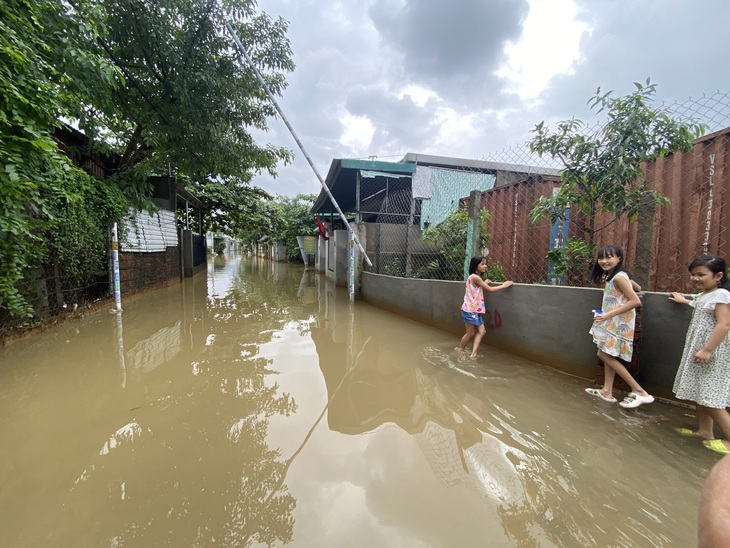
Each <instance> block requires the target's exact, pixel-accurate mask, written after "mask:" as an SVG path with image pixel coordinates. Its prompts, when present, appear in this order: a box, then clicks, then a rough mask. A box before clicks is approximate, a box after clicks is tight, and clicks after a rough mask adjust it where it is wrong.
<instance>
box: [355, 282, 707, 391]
mask: <svg viewBox="0 0 730 548" xmlns="http://www.w3.org/2000/svg"><path fill="white" fill-rule="evenodd" d="M361 296H362V299H363V301H365V302H368V303H370V304H373V305H375V306H378V307H380V308H384V309H386V310H390V311H391V312H394V313H396V314H400V315H402V316H405V317H407V318H410V319H412V320H415V321H418V322H421V323H424V324H427V325H430V326H433V327H436V328H439V329H443V330H444V331H448V332H449V333H453V334H454V346H456V344H457V343H458V338H459V337H460V336H461V335H463V333H464V322H463V320H462V318H461V304H462V302H463V299H464V283H463V282H448V281H439V280H418V279H408V278H394V277H391V276H385V275H380V274H372V273H369V272H363V273H362V291H361ZM601 298H602V291H601V290H600V289H586V288H577V287H561V286H549V285H537V284H534V285H533V284H531V285H528V284H515V285H513V286H512V287H511V288H508V289H505V290H504V291H499V292H497V293H489V294H486V295H485V300H486V306H487V313H486V314H485V315H484V320H485V323H486V324H487V326H488V327H487V334H486V335H485V337H484V339H483V344H487V345H489V346H492V347H495V348H498V349H500V350H504V351H505V352H509V353H510V354H514V355H517V356H521V357H523V358H526V359H529V360H532V361H535V362H537V363H541V364H544V365H548V366H551V367H554V368H555V369H558V370H560V371H564V372H566V373H570V374H573V375H576V376H579V377H583V378H585V379H591V380H593V379H594V378H595V376H596V363H597V358H596V346H595V345H594V344H593V340H592V338H591V336H590V335H589V334H588V330H589V329H590V328H591V318H592V314H591V310H592V309H594V308H600V306H601ZM691 315H692V310H691V308H690V307H689V306H686V305H680V304H677V303H674V302H672V301H670V300H669V299H668V294H666V293H644V294H643V305H642V329H641V346H640V353H639V373H638V379H639V382H640V383H641V385H642V386H643V387H644V388H645V389H647V390H649V391H650V392H651V393H653V394H655V395H657V396H661V397H665V398H672V397H673V396H672V384H673V382H674V375H675V373H676V371H677V367H678V365H679V360H680V358H681V355H682V349H683V347H684V338H685V335H686V332H687V326H688V325H689V320H690V317H691Z"/></svg>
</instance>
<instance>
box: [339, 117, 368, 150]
mask: <svg viewBox="0 0 730 548" xmlns="http://www.w3.org/2000/svg"><path fill="white" fill-rule="evenodd" d="M341 122H342V125H344V126H345V131H344V133H343V134H342V135H341V136H340V143H341V144H343V145H345V146H346V147H349V148H351V149H352V150H353V153H354V154H353V156H356V157H359V156H363V155H364V153H365V152H366V151H367V149H368V147H369V146H370V143H371V142H372V140H373V134H374V133H375V126H373V124H372V122H371V121H370V120H369V119H368V118H367V117H366V116H353V115H352V114H346V115H345V116H343V117H342V119H341Z"/></svg>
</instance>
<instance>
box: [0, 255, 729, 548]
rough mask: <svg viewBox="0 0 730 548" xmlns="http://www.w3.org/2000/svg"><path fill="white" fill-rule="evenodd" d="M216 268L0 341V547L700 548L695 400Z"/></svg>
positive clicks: (302, 287)
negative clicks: (114, 306) (639, 393)
mask: <svg viewBox="0 0 730 548" xmlns="http://www.w3.org/2000/svg"><path fill="white" fill-rule="evenodd" d="M211 263H212V264H210V265H209V271H208V273H207V275H202V276H198V277H197V278H195V279H193V280H187V281H186V282H185V283H184V284H182V285H177V286H174V287H170V288H166V289H162V290H159V291H156V292H154V293H151V294H149V295H146V296H144V297H143V298H136V299H129V300H127V301H123V305H124V313H123V314H122V315H121V317H120V318H119V319H120V320H121V321H118V319H117V317H116V316H115V315H109V314H97V315H94V316H92V317H88V318H85V319H83V320H79V321H74V322H71V323H68V324H66V325H63V326H60V327H58V328H55V329H52V330H49V331H47V332H45V333H42V334H39V335H37V336H35V337H32V338H28V339H25V340H22V341H19V342H16V343H13V344H11V345H9V346H7V347H5V348H0V546H110V547H119V546H135V547H136V546H268V545H283V544H285V543H288V544H289V545H291V546H317V547H319V546H348V547H361V546H362V547H371V546H387V547H391V546H392V547H401V546H402V547H419V546H423V547H427V546H438V547H441V546H444V547H451V546H453V547H470V546H495V547H501V546H541V547H543V546H545V547H553V546H556V547H563V546H565V547H573V546H575V547H578V546H581V547H583V546H597V547H604V546H627V547H628V546H683V547H684V546H694V545H695V544H696V541H695V538H696V514H697V505H698V500H699V493H700V489H701V486H702V482H703V481H704V478H705V476H706V475H707V472H708V471H709V469H710V468H711V466H712V465H713V464H714V463H715V462H716V461H717V460H718V457H717V455H715V454H713V453H711V452H709V451H707V450H706V449H704V448H702V447H701V446H700V444H699V443H698V442H696V440H688V439H685V438H679V437H677V436H676V435H675V434H674V432H673V427H675V426H689V425H691V424H692V421H693V417H692V416H691V415H690V414H688V413H687V411H686V410H683V409H681V408H677V407H674V406H670V405H667V404H663V403H656V404H652V405H649V406H645V407H641V408H639V409H636V410H623V409H621V408H619V407H618V406H617V405H615V404H613V405H612V404H608V403H604V402H601V401H597V400H596V399H595V398H590V397H588V396H586V395H585V394H584V392H583V388H584V387H585V386H587V384H586V382H585V381H582V380H580V379H575V378H572V377H568V376H565V375H562V374H559V373H557V372H554V371H552V370H550V369H547V368H543V367H540V366H537V365H535V364H533V363H531V362H527V361H524V360H521V359H518V358H515V357H513V356H509V355H506V354H503V353H500V352H497V351H495V350H491V349H489V348H488V347H483V349H482V355H481V357H480V358H479V359H478V360H476V361H471V360H469V359H467V358H465V357H464V356H463V355H459V354H458V353H456V352H455V351H454V350H453V348H454V346H455V345H456V344H457V342H458V337H455V336H453V335H451V334H448V333H444V332H441V331H438V330H434V329H431V328H428V327H424V326H422V325H420V324H417V323H414V322H410V321H408V320H405V319H402V318H400V317H398V316H395V315H392V314H389V313H387V312H384V311H381V310H379V309H376V308H373V307H371V306H368V305H366V304H363V303H355V304H354V305H350V304H349V303H348V300H347V294H346V292H345V290H343V289H338V288H335V287H333V286H332V285H331V284H330V283H328V282H326V281H325V280H324V279H323V278H322V277H320V276H319V275H317V274H316V273H314V272H313V271H311V270H305V269H304V268H303V267H301V266H300V267H297V266H285V265H280V264H272V263H269V262H262V261H257V260H252V259H249V258H242V259H238V258H226V259H223V258H216V259H215V261H211ZM455 306H458V303H455ZM586 336H588V335H587V334H586ZM559 344H560V343H559V340H558V338H557V336H556V348H559Z"/></svg>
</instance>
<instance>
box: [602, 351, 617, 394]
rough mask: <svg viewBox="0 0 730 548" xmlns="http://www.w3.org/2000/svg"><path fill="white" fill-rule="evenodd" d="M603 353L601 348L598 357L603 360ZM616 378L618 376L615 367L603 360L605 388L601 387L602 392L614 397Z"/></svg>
mask: <svg viewBox="0 0 730 548" xmlns="http://www.w3.org/2000/svg"><path fill="white" fill-rule="evenodd" d="M601 354H603V352H601V351H600V350H599V351H598V357H599V358H600V359H601V361H602V362H603V358H602V357H601ZM604 355H605V354H604ZM615 378H616V372H615V371H614V370H613V369H611V368H610V367H608V366H607V365H606V362H603V388H601V390H600V392H601V393H602V394H603V395H604V396H606V397H608V398H612V397H613V381H614V379H615Z"/></svg>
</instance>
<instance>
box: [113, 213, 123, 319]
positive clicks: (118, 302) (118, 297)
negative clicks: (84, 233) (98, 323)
mask: <svg viewBox="0 0 730 548" xmlns="http://www.w3.org/2000/svg"><path fill="white" fill-rule="evenodd" d="M112 262H113V265H114V303H115V310H114V311H115V312H117V313H119V312H121V311H122V294H121V291H120V285H119V239H118V236H117V223H114V224H113V225H112Z"/></svg>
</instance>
